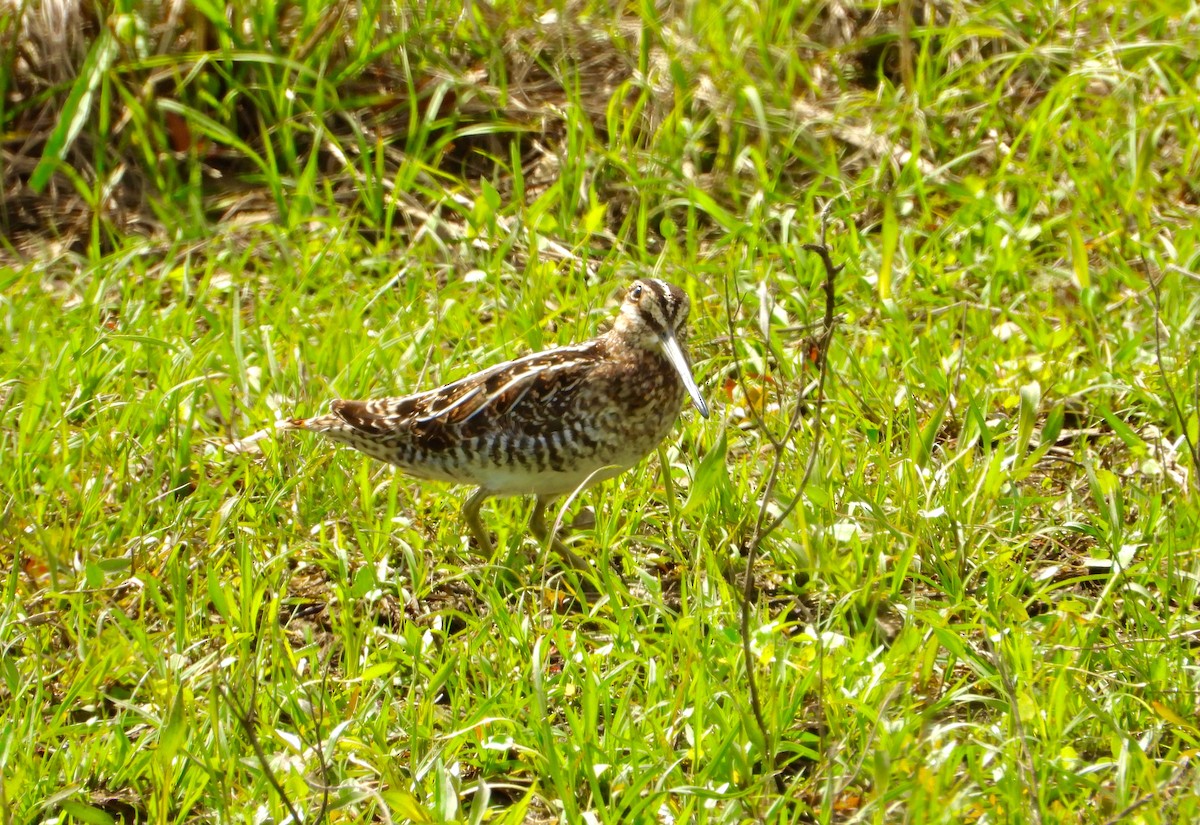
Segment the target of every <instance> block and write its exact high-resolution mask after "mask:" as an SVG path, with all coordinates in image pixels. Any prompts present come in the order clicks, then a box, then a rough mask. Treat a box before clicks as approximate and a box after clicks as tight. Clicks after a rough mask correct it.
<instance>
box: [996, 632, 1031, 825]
mask: <svg viewBox="0 0 1200 825" xmlns="http://www.w3.org/2000/svg"><path fill="white" fill-rule="evenodd" d="M997 635H1000V634H999V633H998V634H997ZM1001 640H1003V637H1002V636H1001ZM983 643H984V644H985V645H986V646H987V648H988V651H989V652H990V653H991V654H992V662H993V664H995V666H996V671H997V673H999V674H1000V684H1001V686H1002V687H1003V688H1004V695H1005V697H1006V698H1007V699H1008V704H1009V713H1010V716H1011V717H1012V723H1013V729H1014V731H1015V732H1016V734H1017V740H1018V741H1019V742H1020V743H1021V753H1022V754H1023V755H1024V757H1025V758H1024V759H1023V760H1021V762H1020V763H1019V764H1020V768H1021V773H1022V774H1024V776H1025V780H1026V781H1027V782H1028V783H1029V792H1030V795H1031V796H1032V797H1033V799H1032V802H1033V804H1032V805H1030V806H1029V814H1030V821H1032V822H1033V823H1034V825H1041V823H1042V809H1041V802H1042V794H1041V791H1039V790H1038V778H1037V770H1036V769H1035V768H1034V766H1033V754H1032V753H1030V751H1029V740H1027V739H1026V738H1025V725H1024V724H1022V722H1021V708H1020V700H1018V699H1017V686H1016V683H1015V682H1014V681H1013V678H1012V674H1011V673H1010V672H1009V670H1008V665H1007V664H1006V663H1005V661H1004V656H1003V654H1001V652H1000V645H998V644H993V643H992V639H991V636H990V635H988V633H987V629H986V628H984V634H983Z"/></svg>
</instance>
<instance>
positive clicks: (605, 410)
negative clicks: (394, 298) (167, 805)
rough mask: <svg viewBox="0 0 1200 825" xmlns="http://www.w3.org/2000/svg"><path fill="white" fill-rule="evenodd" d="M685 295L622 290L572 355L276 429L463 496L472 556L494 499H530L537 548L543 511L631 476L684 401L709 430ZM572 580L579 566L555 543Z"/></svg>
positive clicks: (658, 289)
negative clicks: (611, 317)
mask: <svg viewBox="0 0 1200 825" xmlns="http://www.w3.org/2000/svg"><path fill="white" fill-rule="evenodd" d="M689 311H690V304H689V301H688V297H687V294H686V293H685V292H684V291H683V290H682V289H680V288H679V287H678V286H676V285H674V284H671V283H668V282H667V281H663V280H659V279H656V278H643V279H638V280H636V281H634V282H633V283H631V284H630V285H629V287H628V289H627V290H626V292H625V296H624V299H623V300H622V302H621V307H620V312H619V314H618V315H617V317H616V320H615V321H614V322H613V324H612V327H611V328H610V329H609V330H608V331H607V332H604V333H601V334H599V335H597V336H596V337H594V338H592V339H590V340H588V341H585V342H584V343H581V344H575V345H572V346H562V347H556V348H552V349H548V350H544V351H542V352H535V353H532V354H530V355H526V356H523V357H521V358H517V359H514V360H512V361H506V362H504V363H501V364H497V365H495V366H493V367H490V368H488V369H485V370H483V371H481V372H476V373H474V374H472V375H468V376H466V377H465V378H460V379H459V380H457V381H454V382H453V383H450V384H446V385H444V386H441V387H437V388H436V389H432V390H427V391H425V392H420V393H416V394H415V395H405V396H399V397H389V398H374V399H371V400H365V401H347V400H340V399H338V400H334V401H332V402H331V405H330V410H331V411H330V412H329V413H327V414H325V415H318V416H315V417H313V418H291V419H284V420H281V421H279V422H277V424H276V427H277V428H278V429H282V430H304V431H308V432H313V433H320V434H321V435H323V436H325V437H326V438H328V439H330V440H332V441H334V442H338V443H340V444H344V445H348V446H350V447H353V448H354V449H355V450H358V451H360V452H363V453H366V454H367V455H369V456H371V457H372V458H376V459H378V460H380V461H384V462H387V463H388V464H392V465H395V466H396V467H398V468H400V470H401V471H402V472H403V473H405V474H407V475H409V476H412V477H414V478H417V479H424V480H431V481H443V482H452V483H455V484H462V485H472V486H474V487H475V491H474V492H473V493H471V495H469V496H468V497H467V499H466V501H465V503H464V504H463V508H462V514H463V519H464V520H465V522H466V525H467V527H468V528H469V529H470V531H471V534H472V535H473V536H474V537H475V540H476V542H477V544H478V546H479V548H480V549H481V551H482V552H483V553H485V554H486V555H488V556H489V557H490V556H491V554H492V552H493V547H492V542H491V539H490V537H489V534H488V531H487V530H486V529H485V528H484V525H483V522H482V520H481V519H480V515H479V510H480V507H481V506H482V504H483V502H484V501H485V500H486V499H488V498H490V497H493V496H534V497H535V506H534V510H533V514H532V517H531V518H530V522H529V526H530V530H531V532H532V533H533V534H534V536H536V537H537V538H538V539H539V541H543V542H544V541H545V540H546V538H547V533H548V531H547V529H546V522H545V509H546V506H547V505H548V504H549V503H550V502H551V501H553V500H554V499H555V498H557V497H560V496H563V495H567V494H570V493H573V492H575V491H576V490H577V489H580V488H584V487H590V486H591V485H593V484H597V483H599V482H601V481H604V480H606V479H610V478H613V477H615V476H617V475H620V474H621V473H623V472H625V471H626V470H628V469H630V468H631V467H633V466H634V465H636V464H637V463H638V462H640V461H641V460H642V459H643V458H644V457H645V456H646V455H648V454H649V453H650V452H651V451H652V450H654V448H655V447H657V446H658V445H659V443H660V442H662V440H663V439H664V438H666V436H667V435H668V434H669V433H670V432H671V430H672V428H673V427H674V426H675V422H676V420H677V419H678V418H679V415H680V412H681V410H682V408H683V402H684V400H685V399H687V398H690V399H691V402H692V404H693V405H694V406H695V408H696V410H697V411H698V412H699V413H700V415H701V416H703V417H704V418H708V416H709V409H708V404H707V403H706V402H705V400H704V398H703V396H702V395H701V394H700V389H699V387H698V386H697V385H696V381H695V379H694V378H693V376H692V367H691V359H690V357H689V355H688V350H687V337H688V329H687V322H688V314H689ZM550 544H551V547H552V549H554V550H555V551H556V552H557V553H558V554H559V555H560V556H561V557H562V559H563V560H564V561H565V562H566V563H567V564H568V565H569V566H570V567H573V568H576V569H587V568H588V564H587V562H586V561H584V560H583V559H582V558H580V557H579V556H578V555H577V554H576V553H574V552H573V551H572V550H570V549H569V548H568V547H566V545H564V544H563V543H562V542H561V541H559V539H558V538H557V537H556V536H552V537H550Z"/></svg>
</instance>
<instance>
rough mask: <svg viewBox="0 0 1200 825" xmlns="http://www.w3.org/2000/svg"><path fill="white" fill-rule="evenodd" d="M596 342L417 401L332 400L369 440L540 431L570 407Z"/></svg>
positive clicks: (446, 440)
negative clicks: (402, 435)
mask: <svg viewBox="0 0 1200 825" xmlns="http://www.w3.org/2000/svg"><path fill="white" fill-rule="evenodd" d="M598 347H599V344H598V343H597V342H594V341H593V342H589V343H588V344H585V345H582V346H577V347H563V348H561V349H556V350H549V351H547V352H539V353H536V354H534V355H530V356H526V357H525V358H519V359H517V360H515V361H509V362H507V363H504V364H499V365H497V366H495V367H493V368H491V369H489V370H484V371H483V372H480V373H476V374H475V375H469V376H467V377H466V378H462V379H460V380H458V381H455V382H454V383H452V384H447V385H446V386H444V387H438V388H437V389H434V390H429V391H428V392H423V393H420V394H418V395H410V396H406V397H403V398H378V399H374V400H371V401H340V400H339V401H334V402H333V407H332V408H333V412H334V413H335V414H336V415H337V416H338V417H339V418H341V419H342V420H343V421H344V422H346V424H348V425H350V426H351V427H353V428H354V429H356V430H359V431H361V432H362V433H364V434H367V435H373V436H382V435H387V434H388V433H398V434H399V433H407V434H408V435H409V436H410V437H411V438H413V439H415V440H417V441H419V442H422V443H423V444H424V445H425V446H428V447H430V448H432V449H440V448H442V447H444V446H448V445H450V444H453V443H457V442H459V441H461V440H462V439H466V438H473V437H476V436H479V435H486V434H488V433H493V432H509V433H514V434H516V433H530V434H532V433H537V432H542V431H544V430H545V429H546V427H547V426H552V425H553V422H554V421H555V420H561V419H562V418H563V417H564V416H565V415H566V414H567V413H568V412H569V411H570V410H571V409H572V407H573V405H574V399H575V395H576V393H577V392H578V391H579V389H580V387H582V386H584V384H585V382H586V380H587V377H588V375H589V374H590V373H591V372H592V370H594V368H595V365H596V363H597V362H598V360H599V358H598V353H597V352H596V350H597V349H598Z"/></svg>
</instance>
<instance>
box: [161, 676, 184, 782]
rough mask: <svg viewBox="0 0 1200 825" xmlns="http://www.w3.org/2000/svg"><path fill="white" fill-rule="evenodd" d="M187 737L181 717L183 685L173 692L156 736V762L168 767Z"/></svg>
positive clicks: (182, 717)
mask: <svg viewBox="0 0 1200 825" xmlns="http://www.w3.org/2000/svg"><path fill="white" fill-rule="evenodd" d="M186 735H187V722H186V720H185V719H184V716H183V685H180V686H179V689H178V690H176V691H175V701H174V702H172V703H171V710H170V712H169V713H168V714H167V719H166V723H165V724H164V725H163V727H162V729H161V730H160V731H159V734H158V760H159V762H161V763H162V764H163V765H164V766H166V765H170V764H171V762H172V761H173V760H174V759H175V754H177V753H178V752H179V749H180V748H181V747H183V740H184V738H185V737H186Z"/></svg>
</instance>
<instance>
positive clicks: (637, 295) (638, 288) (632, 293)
mask: <svg viewBox="0 0 1200 825" xmlns="http://www.w3.org/2000/svg"><path fill="white" fill-rule="evenodd" d="M629 297H630V298H632V299H633V300H635V301H637V300H639V299H641V297H642V285H641V284H634V285H633V289H631V290H629Z"/></svg>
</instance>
